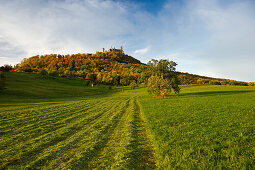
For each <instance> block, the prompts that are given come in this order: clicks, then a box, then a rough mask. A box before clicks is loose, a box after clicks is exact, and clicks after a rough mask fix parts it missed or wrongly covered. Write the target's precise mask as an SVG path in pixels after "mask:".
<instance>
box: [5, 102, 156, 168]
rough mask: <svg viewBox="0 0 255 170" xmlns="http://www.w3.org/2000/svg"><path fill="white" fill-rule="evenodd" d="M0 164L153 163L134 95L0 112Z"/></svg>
mask: <svg viewBox="0 0 255 170" xmlns="http://www.w3.org/2000/svg"><path fill="white" fill-rule="evenodd" d="M0 114H1V116H2V119H1V120H0V123H1V126H0V130H1V131H0V136H1V139H0V162H1V166H0V169H4V168H11V169H16V168H31V169H34V168H47V169H69V168H70V169H84V168H85V169H94V168H96V169H97V168H103V169H154V168H155V163H154V162H155V161H154V158H153V151H152V149H151V148H152V147H151V145H150V142H149V140H148V137H147V135H146V130H145V126H144V121H143V119H142V116H141V111H140V107H139V105H138V103H137V100H136V99H134V98H129V97H126V98H121V99H116V98H105V99H91V100H81V101H75V102H69V103H65V104H57V105H48V106H47V105H46V106H45V105H44V106H41V107H35V108H31V109H29V108H28V109H21V110H9V111H2V112H0Z"/></svg>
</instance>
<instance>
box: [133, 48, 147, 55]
mask: <svg viewBox="0 0 255 170" xmlns="http://www.w3.org/2000/svg"><path fill="white" fill-rule="evenodd" d="M149 50H150V47H146V48H142V49H138V50H135V52H134V54H135V55H144V54H146V53H148V51H149Z"/></svg>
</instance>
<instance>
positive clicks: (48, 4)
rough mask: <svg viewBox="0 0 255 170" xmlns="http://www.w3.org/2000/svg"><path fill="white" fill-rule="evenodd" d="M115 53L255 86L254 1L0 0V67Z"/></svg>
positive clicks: (179, 69) (183, 70)
mask: <svg viewBox="0 0 255 170" xmlns="http://www.w3.org/2000/svg"><path fill="white" fill-rule="evenodd" d="M120 46H123V48H124V51H125V53H126V54H129V55H131V56H133V57H135V58H137V59H139V60H140V61H142V62H143V63H147V62H148V61H149V60H151V59H169V60H173V61H175V62H177V64H178V66H177V70H178V71H182V72H189V73H192V74H198V75H204V76H210V77H217V78H228V79H234V80H240V81H248V82H250V81H255V74H254V72H255V1H254V0H0V65H4V64H12V65H14V64H17V63H19V62H21V61H22V59H23V58H28V57H31V56H34V55H42V54H51V53H54V54H74V53H94V52H96V51H102V48H106V49H108V48H111V47H116V48H119V47H120Z"/></svg>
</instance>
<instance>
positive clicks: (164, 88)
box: [147, 59, 180, 97]
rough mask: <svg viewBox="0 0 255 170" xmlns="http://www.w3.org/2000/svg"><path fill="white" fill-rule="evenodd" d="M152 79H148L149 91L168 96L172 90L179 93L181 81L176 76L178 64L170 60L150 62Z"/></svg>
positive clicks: (153, 60)
mask: <svg viewBox="0 0 255 170" xmlns="http://www.w3.org/2000/svg"><path fill="white" fill-rule="evenodd" d="M148 65H149V72H150V74H151V77H150V78H149V79H148V84H147V85H148V91H149V92H151V93H156V94H158V95H159V94H160V95H161V96H162V97H164V96H166V95H167V94H168V93H169V92H171V89H173V90H174V92H175V93H179V91H180V88H179V86H178V85H179V84H180V82H179V79H178V77H177V74H176V66H177V64H176V63H175V62H173V61H169V60H164V59H161V60H155V59H152V60H151V61H149V62H148Z"/></svg>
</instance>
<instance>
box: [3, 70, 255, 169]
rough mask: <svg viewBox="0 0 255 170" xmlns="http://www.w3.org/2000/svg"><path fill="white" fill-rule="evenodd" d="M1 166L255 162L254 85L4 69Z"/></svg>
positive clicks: (237, 165) (236, 165) (240, 165)
mask: <svg viewBox="0 0 255 170" xmlns="http://www.w3.org/2000/svg"><path fill="white" fill-rule="evenodd" d="M6 77H7V83H6V85H7V89H5V90H4V91H2V92H0V169H43V168H44V169H254V167H255V87H251V86H247V87H246V86H223V85H222V86H220V85H218V86H217V85H211V86H181V92H180V95H174V94H172V95H171V96H168V97H167V98H164V99H162V98H155V97H153V95H151V94H148V93H147V89H146V88H145V87H142V86H140V87H137V88H136V89H134V90H131V89H130V88H129V87H116V88H113V89H109V88H108V87H107V86H104V85H100V86H96V87H90V86H85V82H84V80H79V79H71V80H70V79H67V78H60V77H42V76H41V75H39V74H32V73H31V74H30V73H6Z"/></svg>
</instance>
